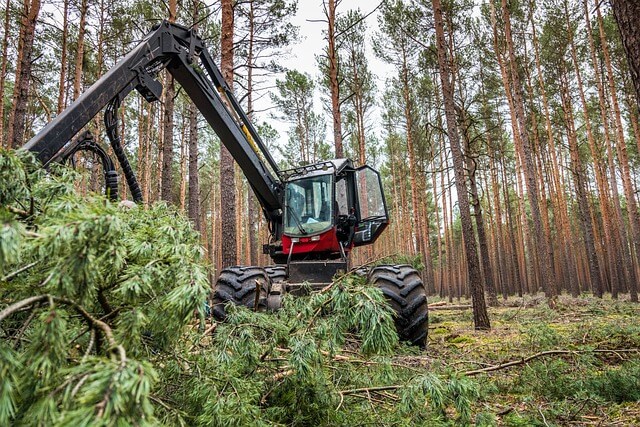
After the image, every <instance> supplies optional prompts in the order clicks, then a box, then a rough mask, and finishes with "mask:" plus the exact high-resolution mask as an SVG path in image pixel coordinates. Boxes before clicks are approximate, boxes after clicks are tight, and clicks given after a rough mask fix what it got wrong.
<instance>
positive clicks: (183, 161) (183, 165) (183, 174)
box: [178, 105, 191, 212]
mask: <svg viewBox="0 0 640 427" xmlns="http://www.w3.org/2000/svg"><path fill="white" fill-rule="evenodd" d="M184 110H187V111H183V114H182V131H181V132H180V179H179V182H180V191H179V197H178V199H179V203H178V206H180V211H181V212H185V210H186V208H187V158H188V157H189V152H188V150H189V141H188V140H187V138H190V137H191V135H190V134H189V135H187V134H188V133H189V131H190V130H191V129H190V128H189V126H190V124H191V123H190V121H189V118H190V111H189V106H187V105H185V106H184Z"/></svg>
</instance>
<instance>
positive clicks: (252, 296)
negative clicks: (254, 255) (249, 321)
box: [213, 267, 271, 320]
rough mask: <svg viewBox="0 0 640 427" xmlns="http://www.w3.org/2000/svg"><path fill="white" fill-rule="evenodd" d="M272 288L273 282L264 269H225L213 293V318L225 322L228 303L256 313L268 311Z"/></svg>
mask: <svg viewBox="0 0 640 427" xmlns="http://www.w3.org/2000/svg"><path fill="white" fill-rule="evenodd" d="M270 286H271V281H270V280H269V277H268V276H267V273H266V272H265V271H264V268H262V267H229V268H225V269H224V270H222V272H221V273H220V277H218V281H217V282H216V286H215V288H214V291H213V317H215V318H216V319H217V320H224V319H225V317H226V312H225V308H224V307H225V305H226V304H227V303H228V302H232V303H234V304H236V305H243V306H245V307H248V308H251V309H254V310H256V311H263V310H266V308H267V295H269V289H270ZM256 291H258V294H257V298H256Z"/></svg>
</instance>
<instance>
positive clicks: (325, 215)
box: [284, 174, 333, 236]
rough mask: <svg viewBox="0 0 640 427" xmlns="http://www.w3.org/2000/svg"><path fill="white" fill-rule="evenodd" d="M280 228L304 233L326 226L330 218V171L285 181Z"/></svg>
mask: <svg viewBox="0 0 640 427" xmlns="http://www.w3.org/2000/svg"><path fill="white" fill-rule="evenodd" d="M286 188H287V189H286V198H285V211H284V232H285V233H286V234H288V235H291V236H306V235H308V234H317V233H320V232H323V231H325V230H328V229H329V228H331V226H332V221H331V219H332V218H333V207H332V206H333V203H332V202H331V201H332V200H333V174H327V175H318V176H313V177H309V178H302V179H298V180H295V181H291V182H289V183H287V187H286Z"/></svg>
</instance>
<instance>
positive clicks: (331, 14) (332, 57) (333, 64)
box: [324, 0, 344, 159]
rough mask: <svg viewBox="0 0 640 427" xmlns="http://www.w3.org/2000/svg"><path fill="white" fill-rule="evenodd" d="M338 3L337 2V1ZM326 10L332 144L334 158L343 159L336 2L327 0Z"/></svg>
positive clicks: (335, 0)
mask: <svg viewBox="0 0 640 427" xmlns="http://www.w3.org/2000/svg"><path fill="white" fill-rule="evenodd" d="M338 1H339V0H338ZM328 3H329V4H328V8H327V4H326V3H325V4H324V6H325V13H326V16H327V23H328V26H329V27H328V30H327V40H328V42H329V46H328V49H327V55H328V57H329V89H330V92H331V116H332V118H333V142H334V144H335V152H336V158H338V159H339V158H342V157H344V149H343V147H342V113H341V111H340V110H341V108H340V81H339V79H338V47H337V46H336V42H337V40H336V3H337V0H328Z"/></svg>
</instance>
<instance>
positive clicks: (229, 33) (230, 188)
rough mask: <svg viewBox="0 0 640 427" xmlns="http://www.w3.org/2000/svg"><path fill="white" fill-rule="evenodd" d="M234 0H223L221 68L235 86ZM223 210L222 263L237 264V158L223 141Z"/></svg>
mask: <svg viewBox="0 0 640 427" xmlns="http://www.w3.org/2000/svg"><path fill="white" fill-rule="evenodd" d="M233 3H234V2H233V0H222V33H221V40H220V41H221V52H220V57H221V60H220V68H221V71H222V77H223V78H224V79H225V80H226V82H227V84H228V85H229V87H230V88H231V89H232V90H233V21H234V11H233ZM220 211H221V213H222V215H221V227H222V230H221V236H220V238H221V242H220V244H221V246H222V247H221V252H222V253H221V255H222V260H221V261H222V267H223V268H224V267H230V266H233V265H236V264H237V244H238V243H237V241H236V229H237V225H236V186H235V168H234V160H233V156H232V155H231V153H229V150H227V148H226V147H225V146H224V144H220Z"/></svg>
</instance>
